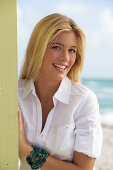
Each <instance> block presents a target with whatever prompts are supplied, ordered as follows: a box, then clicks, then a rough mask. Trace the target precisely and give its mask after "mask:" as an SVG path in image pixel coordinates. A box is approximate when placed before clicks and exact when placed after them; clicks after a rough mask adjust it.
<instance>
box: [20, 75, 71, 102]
mask: <svg viewBox="0 0 113 170" xmlns="http://www.w3.org/2000/svg"><path fill="white" fill-rule="evenodd" d="M31 91H33V94H34V95H36V94H35V86H34V81H33V79H31V80H27V83H26V86H25V89H24V92H23V96H22V98H25V97H26V96H28V94H29V93H30V92H31ZM70 94H71V82H70V80H69V79H68V77H65V78H64V79H63V80H62V81H61V83H60V86H59V88H58V90H57V91H56V93H55V94H54V96H53V98H55V99H57V100H59V101H60V102H62V103H65V104H69V99H70Z"/></svg>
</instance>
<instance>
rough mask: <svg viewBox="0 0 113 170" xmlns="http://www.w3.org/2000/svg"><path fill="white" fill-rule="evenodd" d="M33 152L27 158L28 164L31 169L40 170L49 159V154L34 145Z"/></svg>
mask: <svg viewBox="0 0 113 170" xmlns="http://www.w3.org/2000/svg"><path fill="white" fill-rule="evenodd" d="M32 147H33V150H32V151H31V152H30V155H29V156H28V157H27V158H26V161H27V163H28V164H29V165H30V166H31V169H39V168H41V167H42V165H43V163H44V162H45V161H46V158H48V156H49V154H48V153H46V152H45V150H44V149H41V148H38V147H37V146H35V145H32Z"/></svg>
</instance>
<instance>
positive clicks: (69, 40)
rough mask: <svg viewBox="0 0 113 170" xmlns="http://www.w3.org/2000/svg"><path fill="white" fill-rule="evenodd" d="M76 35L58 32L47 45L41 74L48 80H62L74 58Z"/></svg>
mask: <svg viewBox="0 0 113 170" xmlns="http://www.w3.org/2000/svg"><path fill="white" fill-rule="evenodd" d="M76 53H77V37H76V35H75V33H74V32H67V31H64V32H62V33H59V34H58V35H57V36H56V37H55V39H54V40H53V41H52V42H51V44H50V45H49V46H48V47H47V49H46V52H45V55H44V59H43V63H42V69H41V76H44V77H46V79H50V80H62V79H63V78H64V77H65V76H66V75H67V74H68V72H69V70H70V69H71V67H72V66H73V64H74V63H75V60H76Z"/></svg>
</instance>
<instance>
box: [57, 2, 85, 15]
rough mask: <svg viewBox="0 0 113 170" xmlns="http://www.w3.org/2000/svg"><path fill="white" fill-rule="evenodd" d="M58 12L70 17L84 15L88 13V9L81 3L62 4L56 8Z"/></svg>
mask: <svg viewBox="0 0 113 170" xmlns="http://www.w3.org/2000/svg"><path fill="white" fill-rule="evenodd" d="M55 10H56V11H58V12H60V13H66V14H68V15H75V14H76V15H83V14H86V13H87V12H88V7H87V6H86V5H85V4H83V3H81V2H73V1H70V2H65V1H64V2H61V3H59V4H58V6H56V9H55Z"/></svg>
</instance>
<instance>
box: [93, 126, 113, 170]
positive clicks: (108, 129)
mask: <svg viewBox="0 0 113 170" xmlns="http://www.w3.org/2000/svg"><path fill="white" fill-rule="evenodd" d="M102 129H103V144H102V152H101V155H100V157H99V158H97V159H96V163H95V170H113V126H107V125H102Z"/></svg>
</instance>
